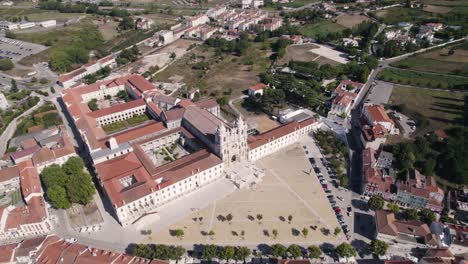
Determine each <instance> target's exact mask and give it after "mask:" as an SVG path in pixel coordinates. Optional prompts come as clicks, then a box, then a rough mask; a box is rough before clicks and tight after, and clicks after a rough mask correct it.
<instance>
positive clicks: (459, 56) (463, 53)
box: [392, 42, 468, 77]
mask: <svg viewBox="0 0 468 264" xmlns="http://www.w3.org/2000/svg"><path fill="white" fill-rule="evenodd" d="M450 49H453V50H454V54H452V55H449V50H450ZM392 66H394V67H397V68H401V69H410V70H415V71H424V72H433V73H442V74H454V75H462V76H466V77H468V43H466V42H465V43H464V44H461V45H456V46H451V47H449V48H444V49H437V50H432V51H429V52H425V53H421V54H417V55H415V56H411V57H409V58H407V59H404V60H402V61H398V62H395V63H392Z"/></svg>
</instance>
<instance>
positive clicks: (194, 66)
mask: <svg viewBox="0 0 468 264" xmlns="http://www.w3.org/2000/svg"><path fill="white" fill-rule="evenodd" d="M270 55H271V53H270V50H269V49H266V50H263V49H262V43H251V46H250V47H249V48H248V49H247V51H246V53H245V54H244V55H243V56H240V57H239V56H234V55H226V54H215V50H214V49H213V48H210V47H207V46H206V45H201V46H197V47H196V48H194V49H193V50H192V51H191V52H190V53H187V54H185V55H184V56H183V57H181V58H180V59H178V60H177V61H175V62H174V63H173V64H171V65H170V66H169V67H167V68H166V69H165V70H164V71H161V72H160V73H158V74H157V75H156V76H155V78H156V80H158V81H170V80H173V79H179V80H181V81H182V82H184V83H185V84H186V85H187V87H197V88H200V91H201V93H202V95H210V96H214V97H220V96H223V95H229V96H232V97H238V96H240V95H242V94H243V93H242V92H243V91H244V90H246V89H247V88H248V87H250V86H251V85H254V84H256V83H257V82H258V77H257V76H258V74H259V73H261V72H263V71H264V70H265V69H266V68H267V67H268V66H269V65H270V59H269V56H270ZM206 77H209V78H206Z"/></svg>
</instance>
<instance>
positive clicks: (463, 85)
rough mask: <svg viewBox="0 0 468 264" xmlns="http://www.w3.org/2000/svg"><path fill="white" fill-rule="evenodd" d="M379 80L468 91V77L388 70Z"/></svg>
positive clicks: (380, 74) (382, 72) (381, 73)
mask: <svg viewBox="0 0 468 264" xmlns="http://www.w3.org/2000/svg"><path fill="white" fill-rule="evenodd" d="M378 78H379V79H381V80H384V81H389V82H394V83H399V84H408V85H413V86H420V87H429V88H438V89H456V90H466V89H468V77H462V76H456V75H442V74H436V73H428V72H420V71H412V70H402V69H397V68H386V69H384V70H383V71H381V72H380V73H379V75H378Z"/></svg>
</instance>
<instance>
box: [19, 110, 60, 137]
mask: <svg viewBox="0 0 468 264" xmlns="http://www.w3.org/2000/svg"><path fill="white" fill-rule="evenodd" d="M62 123H63V122H62V118H61V117H60V115H59V114H58V112H57V111H56V108H55V106H54V105H53V104H52V103H51V102H47V103H46V104H44V105H43V106H41V107H40V108H39V109H38V110H36V111H34V113H32V114H31V115H29V116H26V117H24V118H23V119H22V120H21V122H20V123H19V124H18V126H17V127H16V131H15V136H19V135H23V134H26V133H28V129H29V128H31V127H35V126H42V127H43V128H48V127H51V126H57V125H60V124H62Z"/></svg>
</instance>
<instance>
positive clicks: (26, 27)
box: [18, 22, 36, 29]
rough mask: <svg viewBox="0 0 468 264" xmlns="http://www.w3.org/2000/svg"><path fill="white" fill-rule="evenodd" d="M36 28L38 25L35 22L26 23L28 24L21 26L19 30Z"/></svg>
mask: <svg viewBox="0 0 468 264" xmlns="http://www.w3.org/2000/svg"><path fill="white" fill-rule="evenodd" d="M35 26H36V23H34V22H26V23H22V24H19V26H18V27H19V29H28V28H33V27H35Z"/></svg>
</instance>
